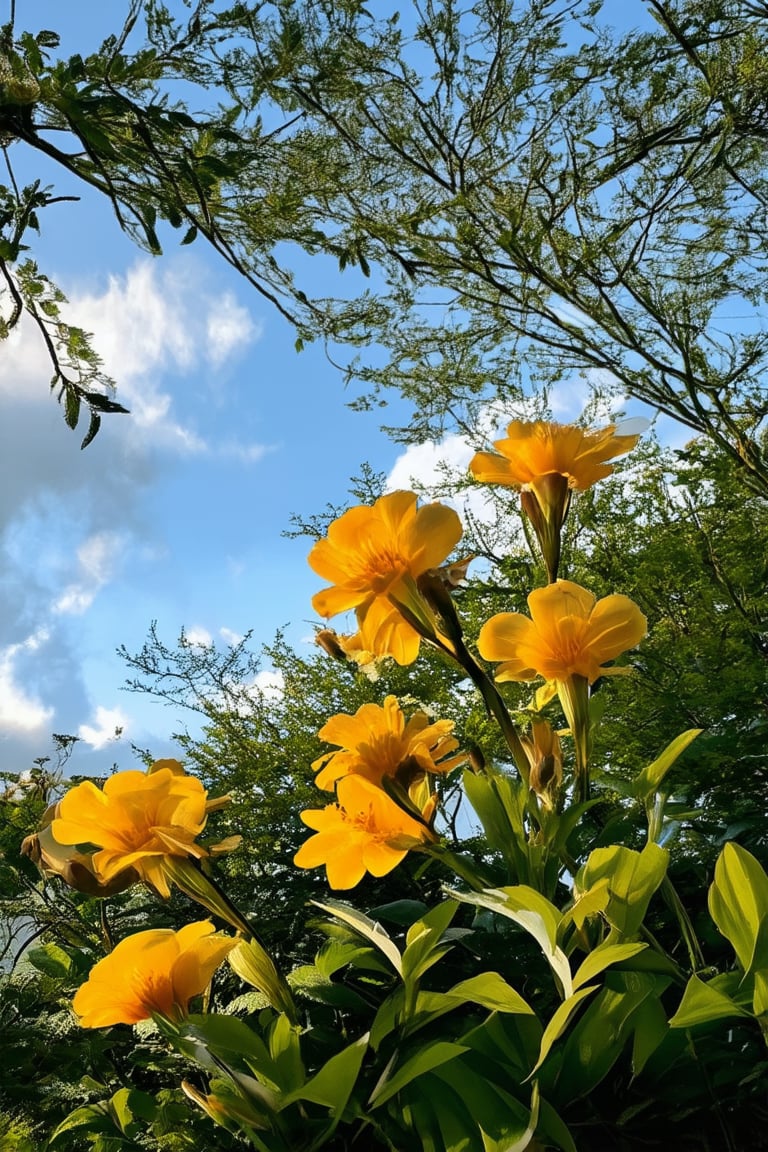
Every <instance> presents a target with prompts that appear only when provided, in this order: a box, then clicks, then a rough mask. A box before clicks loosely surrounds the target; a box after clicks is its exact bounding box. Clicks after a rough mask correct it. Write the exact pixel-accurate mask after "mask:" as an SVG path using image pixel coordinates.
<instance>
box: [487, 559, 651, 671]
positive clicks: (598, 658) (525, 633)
mask: <svg viewBox="0 0 768 1152" xmlns="http://www.w3.org/2000/svg"><path fill="white" fill-rule="evenodd" d="M528 606H529V608H530V611H531V619H530V620H529V619H528V617H527V616H522V615H521V614H520V613H518V612H502V613H500V614H499V615H498V616H493V617H492V618H491V619H490V620H488V621H487V622H486V623H485V624H484V625H483V627H482V628H481V630H480V636H479V639H478V648H479V650H480V654H481V656H483V657H484V658H485V659H486V660H491V661H494V662H495V661H501V663H500V665H499V668H498V669H497V671H496V679H497V680H534V679H535V678H536V677H537V676H543V677H544V679H545V680H555V681H559V682H562V681H565V680H568V679H570V678H571V677H572V676H582V677H584V678H585V679H586V680H587V681H588V682H589V683H590V684H592V683H594V681H595V680H597V679H598V678H599V677H600V676H606V675H610V674H611V673H617V672H620V671H622V669H620V668H606V667H605V662H606V661H607V660H613V659H615V657H616V656H619V655H620V654H621V653H622V652H626V651H627V649H629V648H633V647H634V646H635V644H638V643H639V642H640V641H641V640H642V638H643V636H645V633H646V630H647V621H646V619H645V616H643V614H642V612H641V611H640V609H639V608H638V607H637V605H636V604H634V603H633V602H632V601H631V600H630V599H629V598H628V597H627V596H619V595H613V596H606V597H604V598H603V599H602V600H598V601H597V602H596V601H595V597H594V596H593V595H592V593H591V592H588V591H587V590H586V589H585V588H580V587H579V585H578V584H573V583H571V581H570V580H557V581H556V582H555V583H554V584H549V585H547V587H546V588H537V589H536V590H535V591H534V592H531V594H530V596H529V597H528Z"/></svg>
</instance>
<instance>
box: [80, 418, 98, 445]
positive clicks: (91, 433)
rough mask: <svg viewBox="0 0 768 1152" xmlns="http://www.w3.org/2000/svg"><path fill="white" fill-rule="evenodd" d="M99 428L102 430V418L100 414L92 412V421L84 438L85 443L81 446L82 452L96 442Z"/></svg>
mask: <svg viewBox="0 0 768 1152" xmlns="http://www.w3.org/2000/svg"><path fill="white" fill-rule="evenodd" d="M99 428H101V416H99V414H98V412H91V421H90V423H89V425H88V431H87V432H86V434H85V436H84V437H83V442H82V444H81V445H80V449H81V450H82V449H83V448H87V447H88V445H89V444H90V443H91V442H92V441H93V440H94V438H95V437H96V435H97V433H98V431H99Z"/></svg>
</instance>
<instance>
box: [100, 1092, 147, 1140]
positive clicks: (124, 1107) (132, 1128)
mask: <svg viewBox="0 0 768 1152" xmlns="http://www.w3.org/2000/svg"><path fill="white" fill-rule="evenodd" d="M109 1110H110V1112H111V1113H112V1115H113V1116H114V1118H115V1120H116V1122H117V1125H118V1127H119V1128H120V1131H121V1132H124V1133H125V1135H126V1136H129V1137H133V1136H136V1135H137V1134H138V1133H139V1131H140V1130H141V1128H142V1127H143V1126H146V1123H147V1121H149V1122H151V1121H152V1120H153V1119H154V1118H155V1116H156V1114H157V1103H156V1101H155V1098H154V1096H150V1095H149V1093H148V1092H141V1091H139V1089H138V1088H120V1089H119V1090H118V1091H117V1092H115V1094H114V1096H113V1097H112V1098H111V1100H110V1101H109Z"/></svg>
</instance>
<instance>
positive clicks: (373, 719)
mask: <svg viewBox="0 0 768 1152" xmlns="http://www.w3.org/2000/svg"><path fill="white" fill-rule="evenodd" d="M452 732H453V721H452V720H435V721H430V719H429V717H428V716H427V715H426V713H424V712H421V711H419V712H414V714H413V716H411V718H410V720H408V721H407V722H406V719H405V716H404V714H403V712H402V710H401V708H400V705H399V704H398V702H397V697H395V696H387V698H386V699H385V701H384V707H383V708H381V707H379V705H378V704H363V706H362V707H361V708H358V710H357V712H356V713H355V714H354V716H349V715H348V714H347V713H346V712H339V713H338V714H337V715H336V716H332V717H331V718H330V720H329V721H328V722H327V723H326V724H325V725H324V726H323V727H322V728H321V729H320V731H319V733H318V735H319V737H320V739H321V740H326V741H327V742H328V743H329V744H337V745H339V747H340V749H341V750H340V751H339V752H327V753H326V754H325V755H324V756H320V757H319V759H317V760H315V762H314V763H313V765H312V767H313V768H314V769H315V771H316V772H317V777H316V779H315V783H316V784H317V786H318V788H328V789H331V788H333V785H334V783H335V782H336V781H337V780H339V779H340V778H341V777H343V776H348V775H350V774H352V773H355V774H356V775H359V776H365V778H366V779H367V780H370V781H371V783H373V784H381V781H382V778H383V777H384V776H392V777H397V778H398V779H399V780H400V782H401V783H402V784H403V785H404V786H405V787H406V788H407V787H408V785H409V784H410V783H411V781H412V780H413V779H414V777H417V776H423V774H424V773H425V772H450V771H451V769H452V768H456V767H457V766H458V765H459V764H463V763H464V761H465V759H466V757H465V756H463V755H459V756H451V755H450V753H451V752H455V751H456V749H457V748H458V746H459V742H458V740H456V739H455V738H454V737H453V736H452V735H451V733H452Z"/></svg>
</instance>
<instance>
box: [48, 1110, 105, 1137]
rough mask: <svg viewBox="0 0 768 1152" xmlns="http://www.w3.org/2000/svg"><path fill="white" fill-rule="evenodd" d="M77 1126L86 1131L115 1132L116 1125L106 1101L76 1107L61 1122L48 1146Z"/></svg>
mask: <svg viewBox="0 0 768 1152" xmlns="http://www.w3.org/2000/svg"><path fill="white" fill-rule="evenodd" d="M75 1128H81V1129H84V1130H85V1131H86V1132H93V1133H94V1134H95V1133H97V1132H111V1133H114V1131H115V1125H114V1123H113V1120H112V1117H111V1116H110V1115H109V1109H108V1107H107V1104H106V1103H101V1102H100V1103H98V1104H87V1105H86V1106H85V1107H84V1108H76V1109H75V1111H74V1112H70V1114H69V1116H66V1117H65V1118H64V1119H63V1120H62V1122H61V1124H59V1125H58V1127H57V1128H56V1129H54V1132H53V1134H52V1135H51V1137H50V1139H49V1141H48V1147H52V1146H53V1144H55V1143H56V1141H57V1140H58V1139H59V1137H60V1136H63V1135H64V1134H65V1133H66V1132H72V1131H73V1130H74V1129H75Z"/></svg>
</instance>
